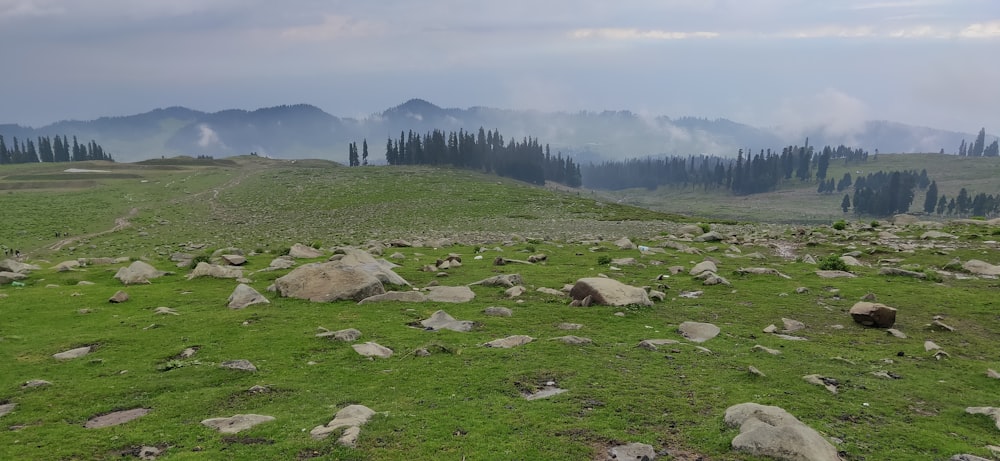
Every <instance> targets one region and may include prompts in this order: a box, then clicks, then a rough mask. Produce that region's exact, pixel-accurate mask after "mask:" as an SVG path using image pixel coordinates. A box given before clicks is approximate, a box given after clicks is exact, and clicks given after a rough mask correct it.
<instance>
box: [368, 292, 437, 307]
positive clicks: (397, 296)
mask: <svg viewBox="0 0 1000 461" xmlns="http://www.w3.org/2000/svg"><path fill="white" fill-rule="evenodd" d="M388 301H397V302H407V303H419V302H424V301H427V297H426V296H424V294H423V293H420V292H419V291H387V292H385V293H382V294H380V295H375V296H369V297H367V298H365V299H362V300H361V301H360V302H358V304H371V303H381V302H388Z"/></svg>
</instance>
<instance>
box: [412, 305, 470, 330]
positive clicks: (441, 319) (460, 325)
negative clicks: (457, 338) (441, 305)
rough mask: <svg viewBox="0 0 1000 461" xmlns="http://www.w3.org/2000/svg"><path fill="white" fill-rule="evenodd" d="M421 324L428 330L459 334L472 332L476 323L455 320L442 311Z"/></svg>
mask: <svg viewBox="0 0 1000 461" xmlns="http://www.w3.org/2000/svg"><path fill="white" fill-rule="evenodd" d="M420 324H421V325H423V327H424V329H426V330H431V331H437V330H451V331H458V332H466V331H472V328H473V327H474V326H475V322H473V321H471V320H455V318H454V317H452V316H450V315H448V313H447V312H445V311H442V310H439V311H436V312H434V313H433V314H431V316H430V318H428V319H425V320H422V321H421V322H420Z"/></svg>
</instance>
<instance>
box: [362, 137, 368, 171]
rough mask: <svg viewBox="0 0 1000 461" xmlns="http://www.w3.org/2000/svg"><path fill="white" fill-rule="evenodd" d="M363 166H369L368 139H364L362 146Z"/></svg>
mask: <svg viewBox="0 0 1000 461" xmlns="http://www.w3.org/2000/svg"><path fill="white" fill-rule="evenodd" d="M361 164H362V165H368V139H367V138H366V139H364V140H363V141H362V144H361Z"/></svg>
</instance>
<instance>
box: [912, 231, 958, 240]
mask: <svg viewBox="0 0 1000 461" xmlns="http://www.w3.org/2000/svg"><path fill="white" fill-rule="evenodd" d="M920 238H921V239H922V240H928V239H957V238H958V237H956V236H954V235H951V234H949V233H947V232H941V231H934V230H932V231H927V232H924V233H923V234H921V235H920Z"/></svg>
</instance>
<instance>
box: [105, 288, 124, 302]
mask: <svg viewBox="0 0 1000 461" xmlns="http://www.w3.org/2000/svg"><path fill="white" fill-rule="evenodd" d="M128 299H129V298H128V293H126V292H124V291H121V290H118V291H117V292H115V294H114V295H113V296H111V298H108V302H109V303H112V304H118V303H123V302H125V301H128Z"/></svg>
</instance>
